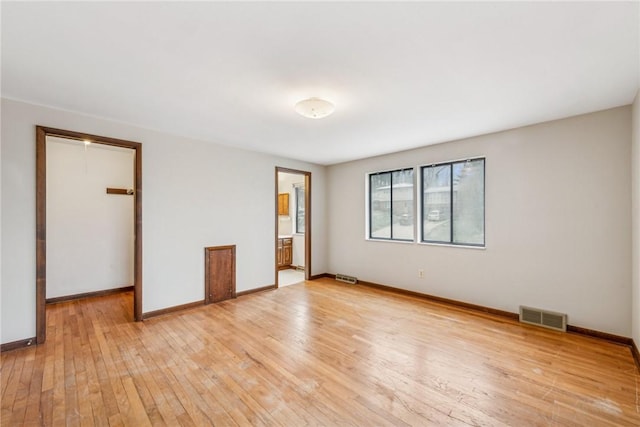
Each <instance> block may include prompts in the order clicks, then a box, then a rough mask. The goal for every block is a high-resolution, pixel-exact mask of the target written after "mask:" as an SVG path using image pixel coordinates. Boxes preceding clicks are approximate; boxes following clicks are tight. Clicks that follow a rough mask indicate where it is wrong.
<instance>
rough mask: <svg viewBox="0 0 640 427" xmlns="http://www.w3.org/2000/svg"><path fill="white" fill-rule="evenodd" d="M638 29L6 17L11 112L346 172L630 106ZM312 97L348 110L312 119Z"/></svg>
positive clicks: (311, 6) (202, 17) (132, 15)
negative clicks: (60, 115)
mask: <svg viewBox="0 0 640 427" xmlns="http://www.w3.org/2000/svg"><path fill="white" fill-rule="evenodd" d="M639 21H640V13H639V8H638V2H637V1H636V2H616V3H613V2H579V3H575V2H570V3H537V2H533V3H522V2H518V3H506V2H500V3H433V2H430V3H391V2H390V3H380V2H377V3H345V2H341V3H329V2H318V3H308V2H302V3H272V2H260V3H245V2H233V3H214V2H195V3H185V2H172V3H168V2H147V3H144V2H143V3H123V2H106V3H93V2H89V3H73V2H68V3H58V2H45V3H7V2H2V96H3V97H6V98H11V99H18V100H23V101H27V102H32V103H37V104H43V105H48V106H52V107H56V108H62V109H67V110H72V111H78V112H82V113H86V114H90V115H94V116H99V117H104V118H108V119H112V120H117V121H121V122H125V123H130V124H135V125H138V126H142V127H146V128H151V129H156V130H160V131H164V132H168V133H171V134H176V135H183V136H187V137H192V138H197V139H201V140H204V141H211V142H215V143H220V144H225V145H232V146H237V147H242V148H247V149H251V150H257V151H262V152H267V153H272V154H277V155H281V156H286V157H291V158H295V159H301V160H306V161H309V162H313V163H319V164H333V163H338V162H343V161H348V160H353V159H358V158H363V157H369V156H374V155H379V154H384V153H389V152H394V151H400V150H405V149H409V148H413V147H418V146H424V145H428V144H434V143H438V142H443V141H449V140H453V139H458V138H463V137H467V136H473V135H479V134H483V133H488V132H493V131H498V130H503V129H508V128H513V127H517V126H522V125H527V124H532V123H538V122H542V121H546V120H552V119H557V118H562V117H568V116H572V115H576V114H581V113H586V112H591V111H597V110H602V109H606V108H611V107H616V106H620V105H626V104H630V103H631V102H632V101H633V97H634V95H635V93H636V91H637V90H638V85H639V74H640V66H639V62H640V53H639V50H640V42H639V32H638V27H639V25H640V23H639ZM311 96H318V97H325V98H326V99H329V100H331V101H332V102H334V103H335V105H336V112H335V113H334V114H333V115H332V116H330V117H328V118H325V119H322V120H312V119H307V118H304V117H301V116H298V115H297V114H296V113H295V112H294V109H293V106H294V104H295V103H296V102H297V101H299V100H300V99H303V98H307V97H311ZM142 142H144V141H142Z"/></svg>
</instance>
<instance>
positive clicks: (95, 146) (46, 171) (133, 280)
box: [36, 126, 142, 344]
mask: <svg viewBox="0 0 640 427" xmlns="http://www.w3.org/2000/svg"><path fill="white" fill-rule="evenodd" d="M141 151H142V146H141V144H139V143H136V142H131V141H124V140H118V139H113V138H106V137H100V136H96V135H88V134H84V133H79V132H73V131H65V130H60V129H52V128H45V127H42V126H37V127H36V165H37V169H36V186H37V198H36V235H37V237H36V239H37V241H36V264H37V269H36V342H37V343H38V344H40V343H43V342H45V340H46V317H47V316H46V305H47V304H51V303H57V302H65V301H70V300H75V299H81V298H87V297H93V296H101V295H107V294H110V293H114V292H129V291H133V298H132V300H133V301H132V307H131V311H130V317H129V318H128V319H129V320H131V321H133V320H141V318H142V301H141V296H142V269H141V262H142V260H141V255H142V238H141V232H142V203H141V198H140V196H141V193H140V192H141V184H142V159H141V156H142V153H141Z"/></svg>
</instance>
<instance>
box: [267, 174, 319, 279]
mask: <svg viewBox="0 0 640 427" xmlns="http://www.w3.org/2000/svg"><path fill="white" fill-rule="evenodd" d="M275 243H276V244H275V246H276V266H275V272H276V274H275V283H276V287H282V286H288V285H293V284H296V283H300V282H303V281H304V280H308V279H309V278H310V275H311V173H310V172H305V171H298V170H293V169H287V168H280V167H277V168H276V242H275Z"/></svg>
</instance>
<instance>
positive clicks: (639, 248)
mask: <svg viewBox="0 0 640 427" xmlns="http://www.w3.org/2000/svg"><path fill="white" fill-rule="evenodd" d="M631 165H632V166H631V168H632V173H633V178H632V203H633V209H632V217H631V218H632V223H633V233H632V238H633V242H632V247H633V249H632V262H631V266H632V280H631V286H632V299H631V301H632V308H631V310H632V326H631V327H632V337H633V341H634V342H635V343H636V345H640V90H639V91H638V93H636V98H635V101H634V103H633V106H632V155H631Z"/></svg>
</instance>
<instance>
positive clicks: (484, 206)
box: [419, 157, 487, 248]
mask: <svg viewBox="0 0 640 427" xmlns="http://www.w3.org/2000/svg"><path fill="white" fill-rule="evenodd" d="M472 161H482V243H460V242H454V241H453V236H454V233H453V230H454V215H453V210H454V197H453V187H454V183H453V166H454V165H457V164H461V163H467V162H472ZM441 166H449V241H443V240H425V238H424V221H425V218H426V217H425V215H426V212H425V209H424V170H425V169H428V168H432V167H441ZM419 171H420V177H419V179H420V189H419V191H420V200H419V201H420V206H419V212H420V216H419V220H420V236H419V239H420V240H419V241H420V243H428V244H432V245H451V246H467V247H469V246H470V247H477V248H485V247H486V244H487V235H486V217H487V216H486V211H487V199H486V194H487V189H486V180H487V159H486V157H473V158H469V159H464V160H454V161H449V162H441V163H433V164H429V165H424V166H420V167H419Z"/></svg>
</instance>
